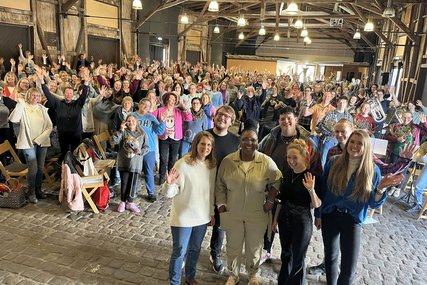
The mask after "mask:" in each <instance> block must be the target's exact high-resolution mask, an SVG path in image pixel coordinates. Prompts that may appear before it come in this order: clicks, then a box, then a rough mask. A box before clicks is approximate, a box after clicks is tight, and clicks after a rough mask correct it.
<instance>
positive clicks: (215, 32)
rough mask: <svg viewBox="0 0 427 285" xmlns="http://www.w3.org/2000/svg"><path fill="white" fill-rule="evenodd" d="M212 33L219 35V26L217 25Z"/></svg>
mask: <svg viewBox="0 0 427 285" xmlns="http://www.w3.org/2000/svg"><path fill="white" fill-rule="evenodd" d="M213 32H214V34H219V26H218V24H216V26H215V28H214V30H213Z"/></svg>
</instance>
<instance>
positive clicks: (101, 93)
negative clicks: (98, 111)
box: [99, 85, 107, 98]
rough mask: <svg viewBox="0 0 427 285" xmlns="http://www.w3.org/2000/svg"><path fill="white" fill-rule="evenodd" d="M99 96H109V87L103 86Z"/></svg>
mask: <svg viewBox="0 0 427 285" xmlns="http://www.w3.org/2000/svg"><path fill="white" fill-rule="evenodd" d="M99 95H101V96H102V97H104V98H105V97H106V96H107V86H105V85H102V86H101V89H99Z"/></svg>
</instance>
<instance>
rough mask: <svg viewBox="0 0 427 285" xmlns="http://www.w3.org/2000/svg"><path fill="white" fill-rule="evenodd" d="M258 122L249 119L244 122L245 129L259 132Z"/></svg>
mask: <svg viewBox="0 0 427 285" xmlns="http://www.w3.org/2000/svg"><path fill="white" fill-rule="evenodd" d="M257 126H258V123H257V122H256V121H255V120H252V119H249V120H246V121H245V122H244V123H243V131H254V132H257Z"/></svg>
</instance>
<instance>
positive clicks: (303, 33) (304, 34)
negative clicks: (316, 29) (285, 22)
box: [301, 28, 308, 38]
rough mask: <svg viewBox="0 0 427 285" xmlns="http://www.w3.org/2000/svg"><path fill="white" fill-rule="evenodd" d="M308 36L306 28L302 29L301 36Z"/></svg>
mask: <svg viewBox="0 0 427 285" xmlns="http://www.w3.org/2000/svg"><path fill="white" fill-rule="evenodd" d="M306 36H308V31H307V29H306V28H304V30H302V31H301V37H303V38H305V37H306Z"/></svg>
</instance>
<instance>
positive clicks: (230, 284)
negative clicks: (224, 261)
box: [225, 275, 240, 285]
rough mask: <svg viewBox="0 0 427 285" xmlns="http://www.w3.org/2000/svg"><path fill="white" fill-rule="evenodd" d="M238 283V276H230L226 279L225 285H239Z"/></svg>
mask: <svg viewBox="0 0 427 285" xmlns="http://www.w3.org/2000/svg"><path fill="white" fill-rule="evenodd" d="M239 281H240V280H239V276H232V275H230V276H229V277H228V279H227V282H225V285H236V284H238V283H239Z"/></svg>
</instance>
